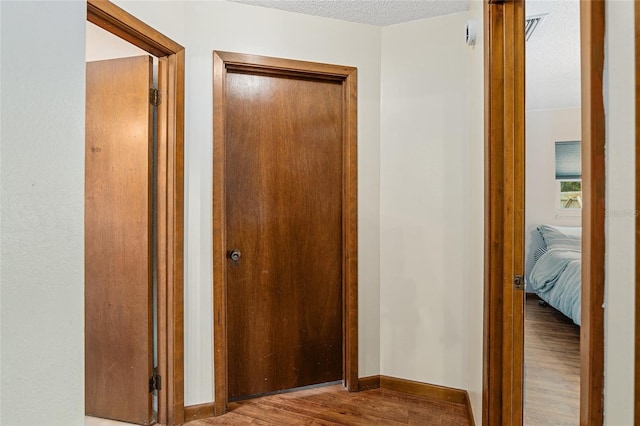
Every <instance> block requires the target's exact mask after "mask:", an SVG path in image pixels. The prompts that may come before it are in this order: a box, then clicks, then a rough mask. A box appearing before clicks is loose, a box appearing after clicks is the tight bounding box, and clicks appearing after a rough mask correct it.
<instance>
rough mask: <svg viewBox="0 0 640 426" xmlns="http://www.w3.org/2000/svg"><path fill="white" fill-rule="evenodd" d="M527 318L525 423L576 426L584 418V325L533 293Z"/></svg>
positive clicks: (528, 306)
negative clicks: (582, 410)
mask: <svg viewBox="0 0 640 426" xmlns="http://www.w3.org/2000/svg"><path fill="white" fill-rule="evenodd" d="M524 317H525V320H524V359H525V389H524V394H525V397H524V424H525V425H526V426H545V425H553V426H572V425H577V424H578V423H579V419H580V327H578V326H577V325H575V324H574V323H573V322H572V321H571V320H570V319H569V318H567V317H565V316H564V315H563V314H561V313H560V312H558V311H557V310H555V309H554V308H552V307H551V306H541V305H539V304H538V298H537V296H535V295H529V297H527V300H526V305H525V316H524Z"/></svg>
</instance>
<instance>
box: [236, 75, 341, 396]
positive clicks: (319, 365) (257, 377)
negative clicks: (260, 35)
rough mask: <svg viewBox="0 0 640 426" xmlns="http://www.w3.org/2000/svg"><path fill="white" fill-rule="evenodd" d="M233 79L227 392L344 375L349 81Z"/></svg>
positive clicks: (241, 393)
mask: <svg viewBox="0 0 640 426" xmlns="http://www.w3.org/2000/svg"><path fill="white" fill-rule="evenodd" d="M225 84H226V89H225V151H226V165H225V176H226V177H225V194H226V200H225V201H226V203H225V205H226V212H225V213H226V241H227V249H228V259H227V262H228V263H227V268H226V269H227V336H228V337H227V342H228V343H227V345H228V346H227V347H228V383H229V385H228V393H229V395H228V396H229V398H230V399H234V398H238V397H243V396H248V395H256V394H261V393H265V392H271V391H277V390H281V389H290V388H295V387H299V386H305V385H310V384H317V383H324V382H329V381H335V380H339V379H341V378H342V356H343V355H342V333H343V330H342V297H343V296H342V232H343V231H342V219H341V217H342V216H341V214H342V213H341V212H342V211H341V206H342V166H343V165H342V161H343V160H342V156H343V154H342V149H343V148H342V132H343V122H342V113H343V111H342V108H343V96H344V95H343V90H342V86H341V83H340V82H333V81H326V80H316V79H313V78H308V77H304V78H303V77H300V76H296V75H295V74H290V75H285V74H284V73H283V74H282V75H265V74H264V73H258V72H256V73H255V74H252V73H250V72H246V71H243V72H231V71H230V72H228V73H227V75H226V83H225Z"/></svg>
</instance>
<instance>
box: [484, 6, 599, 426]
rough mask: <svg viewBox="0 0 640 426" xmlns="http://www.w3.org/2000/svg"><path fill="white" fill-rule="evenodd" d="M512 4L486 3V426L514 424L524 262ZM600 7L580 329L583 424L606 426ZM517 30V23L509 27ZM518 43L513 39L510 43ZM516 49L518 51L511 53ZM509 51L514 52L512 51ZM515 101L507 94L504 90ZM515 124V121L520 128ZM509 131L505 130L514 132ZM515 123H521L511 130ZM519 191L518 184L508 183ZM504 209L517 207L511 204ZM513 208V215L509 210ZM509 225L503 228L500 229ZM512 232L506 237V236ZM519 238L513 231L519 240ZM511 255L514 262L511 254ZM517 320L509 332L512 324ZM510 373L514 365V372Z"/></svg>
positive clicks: (586, 55)
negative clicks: (518, 294)
mask: <svg viewBox="0 0 640 426" xmlns="http://www.w3.org/2000/svg"><path fill="white" fill-rule="evenodd" d="M518 3H522V1H521V0H516V1H513V2H504V3H500V2H491V1H485V4H484V17H485V188H486V190H485V191H486V192H485V306H484V324H485V326H484V342H485V345H484V351H483V356H484V370H483V424H492V425H493V424H521V422H522V411H521V405H522V404H521V403H522V393H521V386H519V385H518V382H517V377H519V376H520V375H521V371H519V370H518V369H519V367H520V366H521V364H522V360H521V359H519V358H518V356H517V355H516V356H514V353H515V354H517V353H518V348H516V347H513V346H512V345H513V341H514V340H513V339H519V338H520V337H519V336H518V330H519V329H520V323H519V322H518V321H519V317H518V316H517V315H518V313H517V310H516V309H517V307H518V306H519V304H520V300H518V299H517V298H514V296H513V293H514V292H513V291H511V289H512V285H511V283H510V282H509V281H510V278H511V276H512V275H513V273H514V272H515V271H518V270H520V267H521V264H520V263H521V262H520V259H519V258H518V257H517V256H513V252H514V251H516V252H518V253H519V252H520V249H521V246H520V244H521V241H520V240H519V238H521V236H520V235H518V233H513V234H512V235H510V232H512V231H510V230H509V229H511V230H513V229H518V226H520V225H519V221H520V220H521V218H520V217H519V215H520V214H521V212H520V211H519V206H520V201H519V199H518V198H517V197H516V198H513V199H510V198H509V197H510V196H511V194H512V191H513V189H514V186H515V187H517V186H518V185H517V181H518V180H519V179H520V178H521V176H519V173H520V172H521V170H522V169H523V168H522V167H520V166H518V159H519V158H521V157H522V158H523V153H522V152H520V151H519V150H521V149H522V148H521V147H520V145H519V143H518V142H517V140H518V137H519V136H518V135H520V134H522V132H523V131H524V127H523V126H522V123H524V115H523V112H524V111H522V113H521V112H520V111H519V110H518V108H519V106H520V104H521V103H520V102H521V101H520V98H519V96H521V95H522V94H524V87H523V86H522V85H521V83H520V82H519V81H520V79H521V78H522V76H523V75H524V69H523V68H522V67H521V63H520V61H521V56H520V55H521V52H519V49H522V50H524V44H523V43H521V40H520V33H519V31H520V29H519V28H520V27H519V26H520V20H521V17H522V15H521V14H520V12H518V11H517V8H518V7H519V6H518ZM604 13H605V6H604V0H595V1H582V2H581V50H582V147H583V148H582V149H583V151H582V153H583V154H582V158H583V160H582V161H583V165H582V173H583V201H584V207H583V218H582V226H583V255H582V256H583V259H585V260H588V261H583V262H582V265H583V270H582V289H583V290H582V327H581V365H582V366H581V420H580V422H581V424H584V425H597V424H602V422H603V399H602V397H603V393H602V391H603V388H604V327H603V324H604V309H603V308H602V306H603V300H604V243H605V238H604V237H605V234H604V213H605V210H604V202H605V198H604V195H605V192H604V191H605V175H604V171H605V169H604V166H605V163H604V144H605V132H604V129H605V120H604V103H603V91H602V90H603V85H602V75H603V74H602V71H603V66H604V25H605V15H604ZM514 23H515V24H516V25H515V26H514ZM514 36H515V38H514ZM518 46H521V47H518ZM513 47H515V50H513V51H512V50H511V49H512V48H513ZM512 90H513V91H515V93H511V91H512ZM520 120H521V121H520ZM514 122H515V123H516V124H515V126H512V125H511V123H514ZM518 123H520V124H518ZM514 182H516V184H514ZM511 200H513V202H514V203H515V204H511ZM511 208H513V209H514V210H516V211H515V212H513V211H510V209H511ZM505 224H506V226H505ZM512 227H513V228H512ZM518 232H519V231H518ZM510 252H511V253H510ZM514 319H515V321H516V322H515V323H514ZM514 365H515V366H514Z"/></svg>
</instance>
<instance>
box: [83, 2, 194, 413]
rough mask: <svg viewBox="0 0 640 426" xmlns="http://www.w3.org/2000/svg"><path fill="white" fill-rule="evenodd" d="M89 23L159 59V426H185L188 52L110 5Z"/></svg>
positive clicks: (93, 6)
mask: <svg viewBox="0 0 640 426" xmlns="http://www.w3.org/2000/svg"><path fill="white" fill-rule="evenodd" d="M87 20H88V21H89V22H91V23H93V24H95V25H97V26H99V27H101V28H103V29H104V30H106V31H108V32H110V33H112V34H114V35H116V36H118V37H120V38H122V39H124V40H126V41H128V42H129V43H131V44H133V45H135V46H137V47H139V48H141V49H142V50H145V51H146V52H148V53H150V54H152V55H154V56H156V57H157V58H158V89H159V90H160V97H161V102H160V105H159V106H158V167H157V173H158V176H157V179H158V182H157V187H158V189H157V197H158V199H157V251H158V252H157V259H158V260H157V270H156V273H157V279H158V295H157V297H158V370H159V374H160V376H161V377H162V386H161V389H160V390H159V391H158V411H159V412H158V422H159V423H161V424H166V425H179V424H182V423H183V422H184V343H183V342H184V315H183V310H184V308H183V267H184V266H183V265H184V261H183V254H184V249H183V246H184V225H183V216H184V213H183V211H184V60H185V55H184V47H182V46H180V45H179V44H178V43H176V42H174V41H173V40H171V39H169V38H168V37H166V36H164V35H163V34H161V33H159V32H158V31H156V30H154V29H153V28H152V27H150V26H149V25H147V24H145V23H144V22H142V21H140V20H139V19H137V18H136V17H134V16H133V15H131V14H129V13H127V12H126V11H124V10H123V9H121V8H119V7H118V6H116V5H114V4H113V3H110V2H109V1H106V0H87Z"/></svg>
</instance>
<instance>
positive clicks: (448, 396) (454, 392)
mask: <svg viewBox="0 0 640 426" xmlns="http://www.w3.org/2000/svg"><path fill="white" fill-rule="evenodd" d="M380 388H381V389H388V390H392V391H396V392H402V393H407V394H409V395H418V396H425V397H427V398H431V399H437V400H439V401H448V402H455V403H456V404H466V403H467V399H468V398H469V396H468V394H467V391H465V390H462V389H456V388H449V387H446V386H438V385H432V384H429V383H422V382H416V381H413V380H406V379H398V378H396V377H389V376H380Z"/></svg>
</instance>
